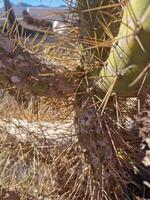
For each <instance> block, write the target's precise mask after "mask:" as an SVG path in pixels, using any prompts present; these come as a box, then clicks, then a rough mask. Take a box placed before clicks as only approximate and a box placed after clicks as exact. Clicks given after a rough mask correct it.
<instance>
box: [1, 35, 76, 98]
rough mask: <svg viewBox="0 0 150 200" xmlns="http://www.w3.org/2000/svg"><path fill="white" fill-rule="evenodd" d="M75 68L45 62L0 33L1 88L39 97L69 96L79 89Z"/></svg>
mask: <svg viewBox="0 0 150 200" xmlns="http://www.w3.org/2000/svg"><path fill="white" fill-rule="evenodd" d="M73 74H74V73H73V72H72V71H69V70H68V69H67V68H65V67H62V66H55V65H54V64H52V63H48V64H47V63H46V62H45V63H44V61H43V63H42V61H41V60H40V59H39V58H38V57H37V56H36V55H33V54H30V53H29V52H26V51H24V49H22V48H21V47H20V46H18V47H15V48H14V43H13V42H12V41H11V40H10V39H9V38H7V37H5V36H4V35H2V34H0V88H5V87H6V85H9V87H14V88H16V89H17V88H18V89H19V90H21V91H22V92H24V93H26V92H29V93H31V94H35V95H36V94H37V95H39V96H51V97H67V96H68V95H72V94H73V93H74V91H75V89H76V87H77V86H76V78H75V76H74V75H73Z"/></svg>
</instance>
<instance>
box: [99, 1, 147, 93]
mask: <svg viewBox="0 0 150 200" xmlns="http://www.w3.org/2000/svg"><path fill="white" fill-rule="evenodd" d="M149 19H150V0H143V1H138V0H130V1H129V2H128V4H127V6H126V8H125V11H124V15H123V19H122V23H121V26H120V31H119V34H118V36H117V38H116V41H115V43H114V44H113V47H112V49H111V52H110V55H109V58H108V60H107V63H106V66H105V67H103V69H102V70H101V72H100V77H101V78H100V82H99V87H100V89H102V91H103V92H105V93H106V92H107V91H108V89H109V88H110V87H111V85H112V84H113V83H114V87H113V92H115V93H117V94H118V95H120V96H136V95H137V93H138V91H139V89H140V88H141V85H142V84H143V83H144V82H145V83H146V80H148V79H149V78H150V74H149V72H148V71H149V62H150V45H149V41H150V23H149Z"/></svg>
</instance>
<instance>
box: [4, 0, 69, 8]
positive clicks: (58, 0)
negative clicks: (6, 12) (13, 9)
mask: <svg viewBox="0 0 150 200" xmlns="http://www.w3.org/2000/svg"><path fill="white" fill-rule="evenodd" d="M10 2H11V3H14V4H17V3H20V2H24V3H27V4H31V5H39V4H43V5H47V6H50V7H57V6H60V5H64V4H65V3H64V1H63V0H10ZM2 5H3V0H0V7H2Z"/></svg>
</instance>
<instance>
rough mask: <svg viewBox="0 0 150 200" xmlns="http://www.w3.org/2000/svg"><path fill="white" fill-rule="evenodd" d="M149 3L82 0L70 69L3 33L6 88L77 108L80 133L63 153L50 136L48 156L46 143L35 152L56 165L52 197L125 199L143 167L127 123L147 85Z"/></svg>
mask: <svg viewBox="0 0 150 200" xmlns="http://www.w3.org/2000/svg"><path fill="white" fill-rule="evenodd" d="M149 7H150V1H149V0H143V1H138V0H129V1H124V2H120V3H119V1H117V0H115V1H113V0H108V1H105V0H101V1H92V0H82V1H80V0H78V1H77V12H78V13H79V18H80V30H81V31H80V40H79V42H78V43H77V45H78V51H79V56H80V65H79V66H77V67H76V69H71V70H70V69H69V66H67V67H64V66H57V65H55V64H53V63H47V62H46V61H45V63H41V59H40V56H39V55H38V54H36V55H33V54H31V52H29V50H28V51H24V48H23V47H21V46H19V45H17V46H15V49H14V43H13V42H12V41H11V40H10V39H9V38H8V37H6V35H3V34H2V33H1V36H0V41H1V42H0V47H1V54H0V56H1V68H0V72H1V75H0V81H1V88H5V89H7V90H10V89H11V88H12V89H13V90H15V91H17V90H19V91H21V92H24V94H27V92H29V93H31V94H32V95H34V96H36V97H37V96H41V97H51V98H55V99H56V98H57V99H63V100H64V101H67V100H68V101H69V102H71V104H72V107H73V109H74V113H75V114H74V115H75V117H74V126H75V138H74V139H73V140H71V141H69V142H68V143H65V145H64V146H63V152H62V153H61V151H62V149H61V148H60V146H61V145H60V146H59V145H58V146H57V148H58V149H57V150H56V151H55V149H53V150H51V149H52V147H53V146H54V144H52V143H51V142H49V140H48V144H49V145H50V146H49V148H50V150H49V151H48V153H50V152H52V154H53V156H52V158H50V161H49V160H48V158H47V157H46V158H45V157H44V158H45V159H44V161H43V159H41V157H42V154H43V152H45V151H44V149H42V148H41V149H42V150H41V151H40V153H39V154H40V155H41V157H40V158H39V156H38V154H37V155H35V154H34V155H33V154H32V153H31V154H30V157H31V159H30V161H31V160H32V159H33V158H34V159H36V158H38V160H42V161H43V162H46V164H45V165H46V166H47V165H48V166H49V167H50V168H51V170H50V171H51V172H52V174H53V175H52V177H53V178H52V179H53V181H52V182H53V183H51V187H54V188H55V191H53V192H54V193H55V194H54V195H53V198H54V199H68V200H69V199H70V200H73V199H89V200H92V199H93V200H100V199H127V198H128V194H125V192H126V191H127V190H126V189H125V188H126V187H127V185H128V183H129V182H130V178H131V177H130V173H129V172H130V171H133V168H134V167H135V166H136V167H137V166H139V165H140V163H141V160H140V159H141V157H142V155H141V152H140V149H139V144H140V139H139V137H138V134H132V133H131V132H130V130H129V129H128V127H127V126H126V122H127V120H128V119H131V118H132V117H133V115H134V114H135V113H137V111H136V105H135V103H131V106H130V105H129V103H130V102H129V98H130V97H135V102H136V100H137V98H141V99H143V98H144V97H146V95H145V93H144V92H145V88H146V87H149V82H148V80H149V56H150V55H149V48H150V47H149V43H148V41H149V39H150V33H149V31H150V25H149V22H148V19H149ZM122 8H124V12H123V17H122V21H121V25H120V28H119V31H118V27H119V20H118V18H121V16H122ZM118 11H119V14H118ZM115 22H116V23H115ZM12 26H13V28H14V24H11V28H12ZM19 27H21V25H19ZM117 32H119V33H118V35H117V37H116V38H114V37H113V35H116V34H117ZM19 37H20V35H19ZM13 40H14V39H13ZM15 41H16V40H15ZM104 47H107V49H106V48H104ZM10 55H11V56H10ZM72 102H73V103H72ZM64 123H65V122H64ZM131 125H132V124H130V126H131ZM60 134H61V133H60ZM63 137H64V136H63ZM36 139H37V140H36V141H30V143H27V144H28V145H29V146H30V145H31V144H38V145H39V146H40V145H41V141H42V142H43V140H41V138H40V139H39V138H38V137H37V138H36ZM37 141H38V142H37ZM60 143H61V142H60ZM44 144H46V145H47V143H44ZM22 145H23V149H25V148H26V144H25V146H24V144H22ZM15 148H16V147H15ZM15 148H14V149H15ZM37 149H38V148H37ZM33 151H34V150H33ZM31 152H32V149H31ZM20 154H21V153H20ZM2 157H3V154H2ZM18 157H19V156H18ZM18 157H17V159H18ZM24 159H26V158H24ZM3 160H5V159H4V158H3ZM18 162H19V161H18ZM3 163H4V162H3ZM31 163H32V162H31ZM47 163H48V164H47ZM49 163H52V164H49ZM7 166H8V165H6V166H5V167H4V168H5V169H6V172H7V170H8V169H7V168H8V167H7ZM7 173H8V172H7ZM7 173H6V174H7ZM39 176H40V175H39ZM30 179H32V178H31V177H30V176H29V182H28V180H27V182H28V183H29V184H30V183H31V182H30ZM39 180H40V179H39ZM37 185H38V184H37ZM32 188H33V187H32ZM31 192H32V190H31ZM44 192H45V191H44ZM46 192H48V191H46ZM51 194H52V191H51Z"/></svg>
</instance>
